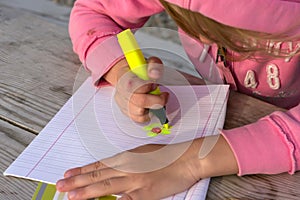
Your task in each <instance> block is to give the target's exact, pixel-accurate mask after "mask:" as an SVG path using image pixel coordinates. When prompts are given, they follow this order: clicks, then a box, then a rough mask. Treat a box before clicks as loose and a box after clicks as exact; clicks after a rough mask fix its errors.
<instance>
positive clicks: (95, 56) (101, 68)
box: [84, 36, 124, 85]
mask: <svg viewBox="0 0 300 200" xmlns="http://www.w3.org/2000/svg"><path fill="white" fill-rule="evenodd" d="M122 58H124V54H123V52H122V50H121V48H120V46H119V43H118V40H117V37H116V36H111V37H109V38H108V39H106V40H104V41H102V42H101V43H99V42H95V43H94V44H93V47H91V50H90V51H89V53H88V55H87V57H86V61H85V64H84V65H85V67H86V68H87V69H88V70H89V71H90V72H91V76H92V80H93V82H94V84H95V85H98V84H99V81H100V79H101V77H102V76H103V75H104V74H105V73H106V72H107V71H108V70H109V69H110V68H111V67H112V66H113V65H115V64H116V63H117V62H118V61H120V60H121V59H122Z"/></svg>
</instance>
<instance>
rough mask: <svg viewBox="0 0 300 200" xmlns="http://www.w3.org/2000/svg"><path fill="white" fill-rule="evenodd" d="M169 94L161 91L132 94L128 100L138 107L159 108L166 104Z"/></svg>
mask: <svg viewBox="0 0 300 200" xmlns="http://www.w3.org/2000/svg"><path fill="white" fill-rule="evenodd" d="M168 96H169V94H168V93H167V92H163V93H161V94H160V95H153V94H137V93H135V94H133V95H131V98H130V102H131V103H132V104H134V105H136V106H137V107H140V108H152V109H159V108H162V107H163V106H165V105H166V103H167V101H168Z"/></svg>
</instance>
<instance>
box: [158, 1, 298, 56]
mask: <svg viewBox="0 0 300 200" xmlns="http://www.w3.org/2000/svg"><path fill="white" fill-rule="evenodd" d="M160 2H161V4H162V5H163V6H164V8H165V10H166V12H167V13H168V14H169V15H170V16H171V17H172V18H173V20H174V21H175V23H176V24H177V25H178V26H179V27H180V28H181V29H182V30H183V31H184V32H186V33H187V34H188V35H190V36H191V37H193V38H195V39H197V40H199V36H200V35H201V36H202V37H204V38H206V39H208V40H210V41H211V42H214V43H216V44H217V45H218V46H219V47H225V48H228V49H230V50H231V51H232V53H234V55H227V56H226V59H229V60H243V59H247V58H255V59H257V58H258V57H260V58H263V57H270V56H271V57H275V58H280V57H281V58H282V57H291V56H294V55H296V54H299V52H300V49H296V51H291V50H289V49H279V48H272V47H273V46H272V45H271V44H274V43H276V42H284V41H285V42H288V41H293V40H295V39H298V40H299V39H300V38H294V37H293V38H292V37H290V36H287V35H286V34H284V33H280V34H270V33H261V32H255V31H249V30H244V29H239V28H234V27H231V26H227V25H224V24H221V23H219V22H217V21H215V20H212V19H210V18H208V17H205V16H204V15H202V14H200V13H198V12H193V11H191V10H188V9H184V8H181V7H179V6H177V5H174V4H171V3H169V2H166V1H164V0H160Z"/></svg>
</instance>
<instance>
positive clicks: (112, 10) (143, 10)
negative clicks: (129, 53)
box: [69, 0, 163, 81]
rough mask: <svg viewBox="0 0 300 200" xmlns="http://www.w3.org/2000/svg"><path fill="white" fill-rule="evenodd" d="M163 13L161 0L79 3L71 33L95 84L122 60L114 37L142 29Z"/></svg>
mask: <svg viewBox="0 0 300 200" xmlns="http://www.w3.org/2000/svg"><path fill="white" fill-rule="evenodd" d="M161 11H163V8H162V6H161V4H160V3H159V1H158V0H147V1H145V0H129V1H114V0H88V1H87V0H77V1H76V3H75V5H74V7H73V9H72V12H71V15H70V23H69V33H70V37H71V40H72V43H73V49H74V51H75V52H76V53H77V54H78V55H79V58H80V60H81V62H82V63H83V65H84V66H85V67H86V68H87V69H88V70H89V71H90V72H91V74H92V77H93V80H94V81H98V80H99V79H100V78H101V77H102V76H103V74H104V73H106V72H107V71H108V70H109V69H110V67H111V66H112V65H113V64H114V63H115V62H117V61H118V59H120V58H121V57H122V52H121V49H120V47H119V45H118V43H117V39H116V37H115V35H116V34H117V33H119V32H121V31H122V30H124V29H126V28H131V29H136V28H139V27H141V26H143V25H144V24H145V22H146V21H147V20H148V19H149V17H150V16H151V15H154V14H156V13H159V12H161ZM108 38H109V40H108ZM106 40H107V41H106ZM105 41H106V42H105Z"/></svg>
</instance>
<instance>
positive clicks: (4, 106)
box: [0, 8, 81, 132]
mask: <svg viewBox="0 0 300 200" xmlns="http://www.w3.org/2000/svg"><path fill="white" fill-rule="evenodd" d="M0 12H1V13H0V35H1V37H0V46H1V51H0V69H1V74H0V77H1V78H0V88H1V89H0V116H1V117H2V118H5V119H6V120H11V121H14V122H16V123H19V124H23V125H24V126H27V127H28V128H29V129H32V130H35V131H37V132H38V131H40V130H41V129H42V127H44V126H45V125H46V123H47V122H48V121H49V120H50V119H51V118H52V117H53V115H54V114H55V113H56V112H57V111H58V110H59V109H60V108H61V106H62V105H63V104H64V103H65V101H66V100H67V99H68V98H69V97H70V96H71V95H72V92H73V84H74V82H75V80H76V76H77V70H78V69H79V68H80V66H81V64H80V62H79V60H78V58H77V56H76V55H75V54H74V53H73V51H72V46H71V42H70V39H69V36H68V33H67V27H61V26H58V25H55V24H51V23H49V22H46V21H45V20H42V19H40V18H39V17H38V16H36V15H33V14H29V13H25V12H22V11H19V10H16V9H12V8H5V9H0ZM11 13H14V14H11Z"/></svg>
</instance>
